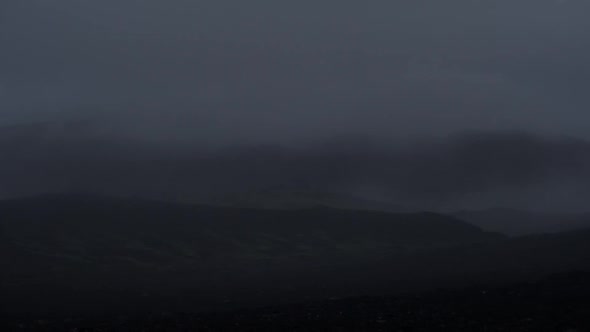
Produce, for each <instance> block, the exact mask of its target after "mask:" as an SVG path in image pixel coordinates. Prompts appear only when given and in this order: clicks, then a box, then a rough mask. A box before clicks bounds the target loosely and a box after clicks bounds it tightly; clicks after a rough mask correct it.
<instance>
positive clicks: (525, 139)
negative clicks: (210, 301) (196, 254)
mask: <svg viewBox="0 0 590 332" xmlns="http://www.w3.org/2000/svg"><path fill="white" fill-rule="evenodd" d="M87 132H88V130H87V128H84V127H74V128H73V129H69V130H63V129H62V130H61V131H59V132H58V133H56V132H55V131H54V128H50V127H49V128H48V127H45V126H33V127H14V128H13V129H12V130H11V131H9V130H5V131H3V132H2V137H0V182H1V183H2V184H3V185H2V188H1V189H2V192H1V193H0V194H1V195H2V196H4V197H10V196H18V195H32V194H37V193H45V192H96V193H103V194H116V195H137V196H141V197H149V198H157V199H166V200H183V201H191V202H205V201H208V200H210V199H212V198H215V197H219V196H225V195H228V194H235V193H245V194H248V193H259V192H270V193H272V192H273V191H278V192H283V193H285V192H286V193H289V192H290V193H297V192H308V193H346V194H353V195H356V196H360V197H370V198H379V199H380V200H388V201H391V202H395V203H397V204H401V205H407V206H414V207H417V208H421V209H459V208H475V207H489V206H512V207H520V208H522V207H526V208H532V209H536V210H538V209H549V210H551V209H553V210H565V209H586V208H587V201H588V199H589V198H590V190H589V189H588V188H590V171H589V170H590V143H588V142H587V141H581V140H577V139H570V138H542V137H538V136H534V135H527V134H519V133H495V134H481V133H480V134H471V135H461V136H452V137H450V138H447V139H439V140H437V141H429V140H427V141H422V142H413V143H403V144H398V145H386V144H382V143H379V142H370V141H369V142H367V141H365V142H363V141H358V140H348V141H334V142H331V143H324V144H314V145H310V146H307V147H292V148H284V147H278V146H259V147H233V148H225V149H219V148H215V149H203V148H198V149H197V148H193V147H190V148H179V149H170V148H169V147H165V148H164V149H158V148H155V147H154V146H151V145H144V144H138V143H137V142H131V141H125V142H123V141H120V140H118V141H108V140H104V139H98V138H96V137H92V136H88V135H87Z"/></svg>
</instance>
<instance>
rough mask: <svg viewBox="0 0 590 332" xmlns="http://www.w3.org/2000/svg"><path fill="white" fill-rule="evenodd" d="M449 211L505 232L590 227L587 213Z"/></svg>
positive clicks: (554, 230)
mask: <svg viewBox="0 0 590 332" xmlns="http://www.w3.org/2000/svg"><path fill="white" fill-rule="evenodd" d="M452 215H454V216H455V217H457V218H459V219H462V220H465V221H468V222H469V223H472V224H474V225H477V226H478V227H481V228H482V229H485V230H487V231H493V232H501V233H504V234H509V235H526V234H534V233H555V232H563V231H568V230H576V229H584V228H590V213H550V212H532V211H526V210H517V209H500V208H496V209H486V210H471V211H460V212H456V213H453V214H452Z"/></svg>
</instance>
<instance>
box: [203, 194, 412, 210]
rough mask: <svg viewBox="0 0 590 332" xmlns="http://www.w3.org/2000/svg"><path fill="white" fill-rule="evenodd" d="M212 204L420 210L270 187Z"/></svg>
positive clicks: (216, 199)
mask: <svg viewBox="0 0 590 332" xmlns="http://www.w3.org/2000/svg"><path fill="white" fill-rule="evenodd" d="M210 203H211V204H214V205H219V206H228V207H241V208H261V209H305V208H310V207H314V206H318V205H322V206H327V207H332V208H338V209H347V210H366V211H382V212H390V213H410V212H416V211H417V210H416V209H411V208H408V207H404V206H401V205H397V204H392V203H388V202H382V201H378V200H371V199H364V198H360V197H356V196H353V195H347V194H343V193H336V192H319V191H315V190H298V189H296V188H294V189H289V188H285V189H268V190H260V191H255V192H240V193H232V194H225V195H221V196H219V197H216V198H214V199H211V200H210Z"/></svg>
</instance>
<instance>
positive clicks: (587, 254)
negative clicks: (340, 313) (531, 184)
mask: <svg viewBox="0 0 590 332" xmlns="http://www.w3.org/2000/svg"><path fill="white" fill-rule="evenodd" d="M0 215H1V216H2V217H1V219H0V228H1V229H3V233H1V234H3V235H2V236H3V238H4V241H3V243H4V245H5V247H7V249H6V250H3V251H2V254H1V255H0V259H1V261H2V267H3V273H2V274H1V275H0V281H1V282H0V292H2V294H3V295H4V296H3V301H5V304H6V303H7V302H8V303H9V304H11V307H12V309H13V310H15V311H19V310H28V311H37V310H38V311H43V310H92V311H96V310H98V311H100V310H117V308H121V307H126V308H127V309H129V308H135V309H134V310H160V309H162V310H167V309H166V308H176V309H179V310H180V309H181V308H189V309H191V310H202V309H212V308H220V307H231V306H239V305H245V304H250V305H251V304H263V303H282V302H289V301H294V300H303V299H308V298H326V297H330V296H351V295H363V294H382V293H383V292H391V293H393V292H399V291H407V290H409V289H423V288H432V287H442V286H445V287H447V286H452V285H468V284H473V283H478V282H500V281H510V280H526V279H528V278H531V277H538V276H542V275H545V274H549V273H554V272H563V271H569V270H574V269H580V268H587V267H590V263H589V262H590V231H576V232H570V233H563V234H552V235H542V236H529V237H523V238H509V239H507V238H505V237H503V236H501V235H498V234H497V233H488V232H484V231H482V230H480V229H479V228H477V227H475V226H472V225H470V224H467V223H465V222H463V221H460V220H458V219H455V218H453V217H448V216H445V215H440V214H436V213H415V214H390V213H383V212H374V211H355V210H340V209H334V208H328V207H315V208H309V209H301V210H258V209H238V208H219V207H210V206H199V205H181V204H171V203H162V202H157V201H146V200H140V199H119V198H111V197H98V196H84V195H73V196H64V195H53V196H39V197H34V198H26V199H13V200H5V201H2V202H0ZM81 298H84V301H83V304H80V299H81Z"/></svg>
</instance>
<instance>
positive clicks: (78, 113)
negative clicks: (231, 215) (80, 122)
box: [0, 0, 590, 145]
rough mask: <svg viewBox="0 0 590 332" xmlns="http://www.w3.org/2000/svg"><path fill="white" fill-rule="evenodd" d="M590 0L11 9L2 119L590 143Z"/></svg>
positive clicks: (159, 136) (286, 136)
mask: <svg viewBox="0 0 590 332" xmlns="http://www.w3.org/2000/svg"><path fill="white" fill-rule="evenodd" d="M589 12H590V2H588V1H586V0H510V1H508V0H496V1H481V0H480V1H477V0H449V1H438V0H411V1H410V0H406V1H392V0H388V1H385V0H383V1H381V0H371V1H350V0H340V1H327V0H314V1H307V0H304V1H290V2H277V1H270V0H268V1H263V0H253V1H235V0H233V1H227V0H226V1H224V0H215V1H213V0H204V1H192V0H191V1H189V0H169V1H155V0H103V1H86V0H84V1H81V0H54V1H45V0H27V1H19V0H4V1H2V2H0V45H1V47H2V51H1V52H0V73H1V74H0V112H1V113H0V124H11V123H27V122H36V121H58V120H59V121H61V120H63V119H68V118H87V117H90V118H91V119H97V118H99V119H100V121H101V126H105V127H106V128H108V131H109V132H111V133H113V134H117V135H127V136H132V137H141V138H149V139H151V140H156V141H176V140H183V141H187V140H188V141H192V142H198V143H203V144H205V145H207V144H217V143H220V142H221V143H228V144H232V143H234V142H240V143H244V142H257V143H258V142H273V143H275V142H290V141H299V140H317V139H325V138H330V137H333V136H345V135H356V136H376V137H400V136H402V137H403V136H405V135H415V136H422V135H433V134H434V135H438V134H447V133H452V132H461V131H465V130H470V131H472V130H525V131H530V132H534V133H541V134H568V135H574V136H583V137H586V138H590V134H587V133H586V131H587V128H588V123H590V112H588V107H589V106H590V94H588V93H587V90H588V88H590V64H589V63H588V59H590V20H588V17H587V14H588V13H589Z"/></svg>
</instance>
